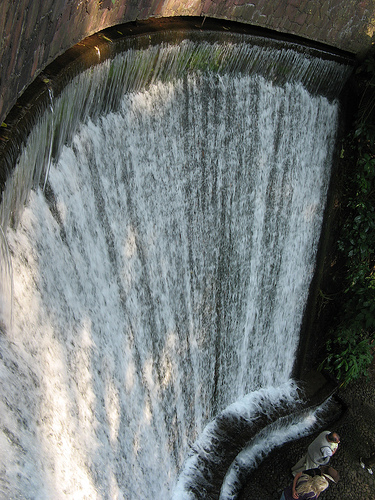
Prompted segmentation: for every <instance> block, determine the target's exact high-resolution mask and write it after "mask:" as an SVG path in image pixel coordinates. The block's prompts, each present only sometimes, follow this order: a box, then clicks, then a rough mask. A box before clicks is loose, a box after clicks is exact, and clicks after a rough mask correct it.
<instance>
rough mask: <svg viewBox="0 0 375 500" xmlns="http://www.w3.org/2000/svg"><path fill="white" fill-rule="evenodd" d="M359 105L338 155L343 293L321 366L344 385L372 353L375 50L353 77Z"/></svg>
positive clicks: (366, 365)
mask: <svg viewBox="0 0 375 500" xmlns="http://www.w3.org/2000/svg"><path fill="white" fill-rule="evenodd" d="M355 80H356V88H357V90H358V96H359V97H358V101H357V102H358V106H357V110H356V112H355V116H354V119H353V126H352V128H351V131H350V132H349V134H348V136H347V138H346V140H345V145H344V147H343V150H342V152H341V157H342V160H341V161H342V163H343V165H344V175H343V176H342V177H343V179H344V180H343V183H342V189H341V191H342V192H341V207H342V210H341V215H340V220H339V236H338V242H337V259H339V260H340V262H341V266H342V267H341V269H342V274H341V277H340V280H341V283H342V291H341V293H339V294H338V295H337V296H336V297H333V298H332V300H333V301H334V302H336V310H337V312H338V314H337V316H336V320H335V326H334V327H333V328H332V330H331V332H330V336H329V339H328V341H327V345H326V348H327V357H326V358H325V359H324V361H323V362H322V364H321V366H320V368H324V369H326V370H328V371H329V372H330V373H332V374H333V375H334V376H335V377H336V378H337V379H338V380H339V381H340V382H341V383H342V384H343V385H347V384H348V383H350V382H351V381H353V380H355V379H357V378H358V377H360V376H363V375H366V374H367V373H368V369H369V367H370V365H371V363H372V361H373V359H374V353H375V210H374V207H375V51H372V53H370V54H369V56H368V57H367V59H366V60H365V61H364V63H363V64H361V66H360V67H359V68H358V70H357V73H356V77H355Z"/></svg>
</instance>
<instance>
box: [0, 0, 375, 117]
mask: <svg viewBox="0 0 375 500" xmlns="http://www.w3.org/2000/svg"><path fill="white" fill-rule="evenodd" d="M175 16H201V17H202V22H203V21H204V19H205V17H208V18H210V17H211V18H216V19H226V20H231V21H238V22H242V23H246V24H249V25H253V26H256V27H262V28H267V29H271V30H276V31H278V32H280V33H284V34H292V35H297V36H300V37H303V38H307V39H309V40H312V41H316V42H320V43H324V44H327V45H329V46H332V47H334V48H337V49H340V50H344V51H348V52H350V53H352V54H355V55H361V54H363V53H365V52H366V50H367V49H368V48H369V47H370V46H371V43H372V38H373V33H374V31H375V0H361V1H359V0H345V1H344V0H276V1H271V0H251V1H249V0H17V2H15V1H14V0H1V3H0V64H1V69H0V123H1V122H2V121H4V119H5V117H6V115H7V114H8V112H9V110H10V109H11V108H12V106H13V105H14V104H15V103H16V100H17V98H18V97H19V96H20V95H21V94H22V92H23V91H24V90H25V89H26V88H27V87H28V86H29V85H30V83H32V81H33V80H34V79H35V77H36V76H37V75H38V74H39V73H40V72H41V71H42V70H43V69H44V68H45V67H46V66H47V65H48V64H49V63H51V62H52V61H53V60H54V59H55V58H56V57H57V56H59V55H60V54H62V53H63V52H65V51H66V50H67V49H69V48H70V47H72V46H73V45H75V44H76V43H78V42H80V41H81V40H83V39H84V38H85V37H87V36H89V35H92V34H94V33H96V32H98V31H101V30H103V29H104V28H108V27H110V26H115V25H117V24H123V23H127V22H131V21H136V20H146V19H149V18H159V17H175Z"/></svg>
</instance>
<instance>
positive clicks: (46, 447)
mask: <svg viewBox="0 0 375 500" xmlns="http://www.w3.org/2000/svg"><path fill="white" fill-rule="evenodd" d="M336 121H337V105H336V104H335V103H330V102H328V101H327V100H326V99H325V98H322V97H312V96H311V95H310V94H308V93H307V91H306V90H304V88H303V87H302V86H301V85H300V84H291V83H290V84H286V85H285V86H283V87H278V86H274V85H272V84H271V83H269V82H267V81H266V80H264V79H263V78H262V77H259V76H241V77H236V76H233V75H220V76H219V75H214V74H213V73H211V72H209V71H207V72H201V73H197V74H188V75H186V76H185V77H184V78H179V79H176V80H173V81H171V82H164V83H162V82H154V83H153V84H152V85H151V86H150V87H149V88H148V89H147V90H140V91H137V92H130V93H127V94H126V95H125V96H124V97H123V98H122V100H121V104H120V106H119V108H118V110H117V111H116V112H110V113H107V114H105V115H102V116H101V117H98V118H95V119H87V120H86V122H85V123H82V124H81V126H80V127H79V130H78V131H77V133H76V134H75V135H74V137H73V139H72V142H71V144H69V145H67V146H64V147H63V148H62V152H61V155H60V157H59V159H58V161H56V162H54V163H53V164H51V165H50V167H49V176H48V182H47V184H46V190H45V193H43V191H42V190H41V189H35V190H32V191H31V193H30V195H29V198H28V203H27V206H26V207H25V209H24V210H23V213H22V216H21V218H20V223H19V224H18V227H17V228H16V229H12V228H10V227H9V228H8V229H7V235H6V236H7V240H8V244H9V248H10V253H11V259H12V266H13V286H14V295H13V301H14V308H13V327H12V329H10V330H9V331H8V332H7V333H6V335H3V336H2V337H0V344H1V359H0V377H1V383H2V396H1V400H0V414H1V420H2V429H1V430H2V432H1V433H0V443H1V448H2V459H1V461H2V465H1V471H2V472H1V475H0V481H1V488H2V491H3V492H4V493H5V494H7V493H8V492H10V491H12V494H13V495H14V498H38V500H42V499H52V498H53V499H60V498H61V499H74V500H76V499H80V498H82V499H84V498H90V499H104V498H111V499H115V498H118V499H127V500H135V499H142V500H145V499H150V500H155V499H160V500H161V499H163V500H164V499H166V498H170V497H172V496H173V491H175V493H174V498H176V495H177V493H176V491H177V492H178V491H180V492H181V495H182V494H183V493H182V492H183V491H184V485H183V484H182V483H183V481H184V479H183V478H182V479H181V480H180V481H179V482H178V475H179V472H180V470H181V469H183V467H184V464H185V460H186V457H187V453H188V449H189V443H190V444H191V443H193V442H194V441H196V440H197V439H198V438H199V436H200V434H201V433H202V432H203V430H204V429H205V428H206V426H207V424H208V423H209V422H210V421H211V420H212V419H213V418H214V417H215V416H216V415H217V414H218V413H220V412H223V411H224V410H225V409H226V408H227V407H228V406H229V405H232V404H235V402H236V401H237V400H239V401H241V404H240V405H239V406H240V407H241V408H242V410H241V411H243V413H244V415H246V413H247V412H250V414H251V411H252V410H251V408H252V405H253V401H254V398H252V397H249V396H246V395H248V394H249V393H252V392H254V391H259V390H264V388H265V389H267V388H269V387H277V386H282V385H283V384H284V386H285V387H286V389H285V394H289V391H290V389H289V377H290V374H291V371H292V368H293V363H294V353H295V350H296V348H297V344H298V337H299V329H300V325H301V321H302V316H303V312H304V307H305V303H306V299H307V293H308V287H309V284H310V281H311V278H312V276H313V273H314V268H315V255H316V249H317V243H318V239H319V235H320V228H321V223H322V217H323V210H324V205H325V199H326V193H327V187H328V182H329V176H330V163H331V157H332V151H333V146H334V138H335V132H336ZM279 392H280V391H277V390H276V391H275V394H278V396H275V405H277V400H278V399H283V397H282V395H281V396H280V394H279ZM271 394H273V392H272V391H271ZM285 397H286V396H285ZM237 410H238V408H237V407H236V412H237ZM238 411H239V410H238ZM257 411H258V410H257ZM250 414H249V415H247V416H245V418H249V419H251V415H250ZM309 425H310V424H309ZM298 432H300V429H298ZM5 470H6V472H5ZM184 477H185V476H184ZM190 479H191V478H189V481H190ZM176 484H177V485H178V487H177V489H176V490H174V488H175V485H176Z"/></svg>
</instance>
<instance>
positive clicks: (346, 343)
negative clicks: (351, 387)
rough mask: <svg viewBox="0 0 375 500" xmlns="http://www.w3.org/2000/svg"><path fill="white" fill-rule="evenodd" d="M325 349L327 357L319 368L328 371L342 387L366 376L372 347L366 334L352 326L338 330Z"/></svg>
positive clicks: (371, 357)
mask: <svg viewBox="0 0 375 500" xmlns="http://www.w3.org/2000/svg"><path fill="white" fill-rule="evenodd" d="M326 347H327V353H328V355H327V357H326V358H325V359H324V361H323V363H322V364H321V365H320V368H321V369H322V368H324V369H326V370H328V371H329V372H330V373H331V374H332V375H333V376H335V377H336V378H337V379H338V380H340V381H341V383H342V385H344V386H346V385H347V384H349V383H350V382H352V381H353V380H356V379H357V378H358V377H361V376H363V375H367V371H368V367H369V365H370V363H371V361H372V359H373V345H372V342H371V340H369V338H368V337H367V336H366V334H365V333H363V332H362V331H358V330H356V328H355V327H354V325H352V328H343V329H338V330H337V331H336V332H335V336H334V337H333V338H332V339H330V340H328V342H327V346H326Z"/></svg>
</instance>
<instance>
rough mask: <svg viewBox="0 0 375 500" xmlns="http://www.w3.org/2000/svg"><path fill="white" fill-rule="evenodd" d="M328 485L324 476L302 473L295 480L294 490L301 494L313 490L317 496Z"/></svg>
mask: <svg viewBox="0 0 375 500" xmlns="http://www.w3.org/2000/svg"><path fill="white" fill-rule="evenodd" d="M328 486H329V483H328V479H326V478H325V477H324V476H314V477H311V476H308V475H307V474H302V476H301V477H300V478H299V479H298V481H297V485H296V491H297V493H298V494H301V495H304V494H306V493H311V492H313V493H314V494H315V495H316V496H318V495H319V494H320V493H321V492H322V491H324V490H326V489H327V488H328Z"/></svg>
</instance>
